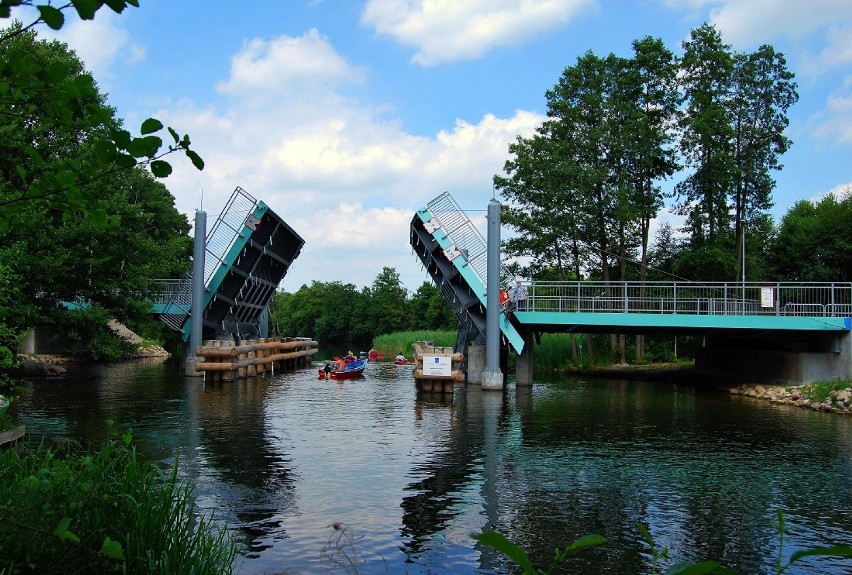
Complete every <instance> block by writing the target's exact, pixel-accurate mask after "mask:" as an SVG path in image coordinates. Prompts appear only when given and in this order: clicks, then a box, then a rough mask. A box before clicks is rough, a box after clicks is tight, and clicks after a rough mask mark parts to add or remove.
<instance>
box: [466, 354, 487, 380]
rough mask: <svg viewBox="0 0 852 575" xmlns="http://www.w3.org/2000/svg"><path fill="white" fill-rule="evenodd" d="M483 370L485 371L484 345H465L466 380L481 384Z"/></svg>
mask: <svg viewBox="0 0 852 575" xmlns="http://www.w3.org/2000/svg"><path fill="white" fill-rule="evenodd" d="M483 371H485V346H484V345H469V346H467V382H468V383H476V384H481V383H482V372H483Z"/></svg>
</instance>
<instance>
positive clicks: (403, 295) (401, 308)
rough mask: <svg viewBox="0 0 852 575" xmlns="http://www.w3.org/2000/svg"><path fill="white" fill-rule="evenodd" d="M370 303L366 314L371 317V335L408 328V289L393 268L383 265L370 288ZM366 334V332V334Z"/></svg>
mask: <svg viewBox="0 0 852 575" xmlns="http://www.w3.org/2000/svg"><path fill="white" fill-rule="evenodd" d="M369 293H370V304H369V309H368V310H366V312H367V313H366V314H365V315H366V316H367V317H369V318H370V319H371V324H372V325H371V326H370V328H371V329H370V332H369V334H370V335H373V336H376V335H382V334H386V333H393V332H395V331H402V330H405V329H408V326H409V323H410V322H409V318H408V317H407V313H406V312H407V310H408V307H407V306H406V300H407V298H408V292H407V290H406V289H405V288H404V287H403V286H402V283H401V282H400V280H399V274H398V273H397V272H396V270H394V269H393V268H389V267H383V268H382V271H381V272H379V275H377V276H376V279H375V280H373V285H372V287H371V289H370V292H369ZM365 335H366V334H365Z"/></svg>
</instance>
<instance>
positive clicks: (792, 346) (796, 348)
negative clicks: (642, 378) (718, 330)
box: [695, 331, 852, 385]
mask: <svg viewBox="0 0 852 575" xmlns="http://www.w3.org/2000/svg"><path fill="white" fill-rule="evenodd" d="M695 371H696V372H697V373H698V374H700V375H702V376H705V377H711V378H713V377H719V378H725V379H736V380H742V381H748V382H752V383H764V384H769V385H803V384H807V383H813V382H815V381H820V380H825V379H836V378H841V379H850V378H852V335H851V334H850V332H848V331H847V332H843V333H836V334H830V335H829V336H828V337H824V336H823V337H819V336H811V337H801V338H795V339H793V338H777V337H776V338H770V337H765V338H757V337H753V338H747V337H722V336H714V337H709V336H708V337H706V338H705V339H704V345H703V346H702V347H701V348H699V349H698V350H697V352H696V356H695Z"/></svg>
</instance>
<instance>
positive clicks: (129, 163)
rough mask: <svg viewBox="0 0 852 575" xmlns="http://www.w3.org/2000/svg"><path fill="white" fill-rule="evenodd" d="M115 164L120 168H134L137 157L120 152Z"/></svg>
mask: <svg viewBox="0 0 852 575" xmlns="http://www.w3.org/2000/svg"><path fill="white" fill-rule="evenodd" d="M115 164H116V165H117V166H118V167H119V168H125V169H126V168H132V167H133V166H135V165H136V158H134V157H133V156H130V155H128V154H118V155H117V156H116V157H115Z"/></svg>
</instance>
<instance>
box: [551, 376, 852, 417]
mask: <svg viewBox="0 0 852 575" xmlns="http://www.w3.org/2000/svg"><path fill="white" fill-rule="evenodd" d="M567 373H570V374H572V375H581V376H586V377H601V378H613V379H631V380H643V381H659V382H664V383H673V382H684V383H689V384H693V385H697V386H702V387H708V386H709V387H713V388H714V389H717V390H719V391H725V392H727V393H730V394H733V395H743V396H747V397H753V398H755V399H763V400H768V401H771V402H773V403H780V404H784V405H793V406H796V407H801V408H804V409H811V410H813V411H821V412H826V413H837V414H841V415H852V386H849V387H844V388H841V389H835V390H833V391H831V392H830V393H828V394H827V396H826V397H824V398H820V399H817V398H815V397H814V392H815V391H816V390H815V389H814V387H815V384H804V385H797V386H783V385H763V384H758V383H742V382H733V381H726V382H722V383H719V381H718V380H716V379H714V380H705V379H704V378H702V377H701V376H700V375H698V374H697V373H696V372H695V365H694V364H692V363H658V364H650V365H629V364H613V365H608V366H603V367H598V368H594V369H584V370H571V371H569V372H567Z"/></svg>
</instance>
